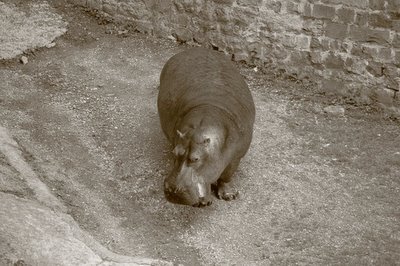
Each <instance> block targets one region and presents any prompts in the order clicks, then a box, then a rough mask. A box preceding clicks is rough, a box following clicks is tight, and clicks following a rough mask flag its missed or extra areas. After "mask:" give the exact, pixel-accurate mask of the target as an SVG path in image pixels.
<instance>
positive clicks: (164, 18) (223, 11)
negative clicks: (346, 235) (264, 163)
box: [70, 0, 400, 106]
mask: <svg viewBox="0 0 400 266" xmlns="http://www.w3.org/2000/svg"><path fill="white" fill-rule="evenodd" d="M70 1H72V2H74V3H78V4H81V5H84V6H87V7H89V8H93V9H97V10H100V11H102V12H105V13H107V14H109V15H111V16H112V17H114V18H116V19H123V20H125V21H129V22H130V23H131V24H132V25H134V27H135V28H136V29H137V30H138V31H140V32H144V33H149V34H153V35H157V36H161V37H169V38H174V39H176V40H177V41H179V42H187V43H197V44H200V45H203V46H212V47H213V48H214V49H218V50H221V51H224V52H226V53H229V54H232V56H233V58H234V59H235V60H237V61H240V60H244V61H246V62H247V63H249V64H250V65H255V66H259V67H262V68H265V69H267V70H270V71H277V72H280V73H282V72H283V73H286V74H288V75H291V76H294V77H296V78H299V79H305V78H310V79H312V80H314V81H316V82H317V83H318V84H319V86H320V87H321V88H322V89H324V90H326V91H327V92H332V93H340V94H343V95H347V96H351V97H353V99H357V100H360V101H363V102H364V101H367V102H370V101H371V100H378V101H379V102H382V103H384V104H386V105H389V106H390V105H392V104H394V103H395V104H396V103H399V101H400V100H399V95H397V93H398V91H399V88H400V0H351V1H349V0H285V1H284V0H70Z"/></svg>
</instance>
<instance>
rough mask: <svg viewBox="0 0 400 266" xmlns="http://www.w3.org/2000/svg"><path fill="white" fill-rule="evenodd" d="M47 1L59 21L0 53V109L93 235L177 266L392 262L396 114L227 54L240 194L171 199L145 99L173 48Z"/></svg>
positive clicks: (42, 174)
mask: <svg viewBox="0 0 400 266" xmlns="http://www.w3.org/2000/svg"><path fill="white" fill-rule="evenodd" d="M56 3H57V1H56ZM53 5H54V6H55V8H56V9H57V10H58V12H59V14H61V15H62V16H63V17H64V20H66V21H67V22H68V23H69V26H68V31H67V33H66V34H65V35H64V36H62V37H60V38H59V39H58V40H57V41H56V46H55V47H52V48H51V49H47V48H45V49H39V50H36V51H33V52H31V53H29V54H26V56H27V57H28V58H29V62H28V63H27V64H20V63H19V62H17V60H16V59H15V60H8V61H3V62H2V63H1V65H0V80H2V82H1V84H0V121H1V125H2V126H4V127H6V128H8V130H9V131H10V132H11V134H12V135H13V136H14V138H15V139H16V140H17V142H18V144H19V145H20V146H22V147H24V149H25V159H26V161H27V162H29V164H30V165H31V167H32V168H33V169H34V171H35V172H36V173H37V175H38V176H39V178H40V179H41V180H42V182H44V183H45V184H46V185H47V186H48V187H49V188H50V190H51V191H52V193H53V194H54V195H55V196H56V197H58V199H59V200H61V201H62V202H63V203H64V205H65V206H66V207H67V209H68V210H67V213H68V214H70V215H71V216H72V217H73V218H74V219H75V221H77V222H78V224H79V225H80V227H81V228H83V229H84V230H86V231H87V232H89V233H90V234H91V235H92V236H93V237H94V238H95V239H97V240H98V241H99V242H100V243H102V244H103V245H104V246H106V247H107V248H109V249H110V250H112V251H114V252H117V253H119V254H124V255H130V256H142V257H152V258H156V259H164V260H167V261H171V262H174V263H176V264H183V265H287V264H300V265H310V264H313V265H315V264H317V265H396V264H397V263H398V262H399V261H400V253H399V250H400V233H399V232H400V222H399V219H400V205H399V202H400V136H399V132H400V131H399V126H400V123H399V121H398V120H396V119H395V118H390V117H388V116H385V115H384V114H382V113H380V112H379V111H378V110H376V108H374V107H373V106H357V105H355V104H354V103H353V102H349V101H346V100H339V99H336V98H334V97H328V96H325V95H323V93H322V92H320V91H318V90H317V89H316V88H314V86H313V85H312V83H311V82H305V81H304V82H298V81H297V82H296V81H292V80H288V79H284V78H282V77H277V76H273V75H271V74H268V73H262V72H261V71H256V70H257V69H253V68H249V67H246V66H241V65H238V67H239V68H240V70H241V72H242V73H243V75H244V76H245V78H246V81H247V82H248V84H249V87H250V89H251V91H252V94H253V97H254V99H255V105H256V113H257V114H256V122H255V129H254V138H253V142H252V145H251V148H250V150H249V152H248V154H247V156H246V157H245V158H244V159H243V160H242V163H241V165H240V167H239V170H238V171H237V173H236V177H237V180H238V182H237V184H236V185H237V186H238V188H239V190H240V198H239V199H237V200H235V201H233V202H224V201H219V200H217V199H215V201H214V203H213V204H212V205H211V206H210V207H207V208H204V209H198V208H192V207H187V206H180V205H173V204H170V203H168V202H166V201H165V199H164V197H163V190H162V184H163V177H164V176H165V175H167V174H168V171H169V170H170V169H171V167H172V165H171V163H172V154H171V149H172V148H171V146H170V145H169V144H168V142H167V140H166V138H165V137H164V136H163V134H162V131H161V128H160V125H159V121H158V114H157V109H156V98H157V86H158V78H159V74H160V71H161V68H162V66H163V64H164V63H165V62H166V61H167V59H168V58H169V57H170V56H172V55H173V54H175V53H177V52H179V51H182V50H184V49H185V48H186V47H185V46H183V45H180V46H179V45H176V44H174V43H172V42H170V41H168V40H160V39H156V38H153V37H149V36H145V35H141V34H138V33H132V32H126V31H125V28H122V26H118V25H114V24H111V23H109V22H107V21H105V20H99V19H95V18H94V17H93V16H90V14H89V13H88V12H85V11H83V10H81V9H80V8H74V7H72V6H68V5H64V4H53ZM99 24H100V25H99ZM332 106H334V107H332ZM21 193H22V194H23V193H24V192H23V191H22V192H21Z"/></svg>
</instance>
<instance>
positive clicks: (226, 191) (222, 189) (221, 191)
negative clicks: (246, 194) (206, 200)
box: [217, 182, 239, 201]
mask: <svg viewBox="0 0 400 266" xmlns="http://www.w3.org/2000/svg"><path fill="white" fill-rule="evenodd" d="M238 196H239V191H237V190H236V189H235V188H233V187H232V185H231V184H229V183H225V182H218V185H217V197H218V198H219V199H223V200H226V201H230V200H234V199H236V198H237V197H238Z"/></svg>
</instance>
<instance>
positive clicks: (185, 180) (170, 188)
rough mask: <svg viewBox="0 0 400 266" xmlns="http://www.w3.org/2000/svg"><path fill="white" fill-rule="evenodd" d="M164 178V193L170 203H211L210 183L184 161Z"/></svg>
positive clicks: (198, 204)
mask: <svg viewBox="0 0 400 266" xmlns="http://www.w3.org/2000/svg"><path fill="white" fill-rule="evenodd" d="M179 168H180V169H179V170H180V171H179V170H178V169H177V170H178V171H177V170H173V171H172V173H171V175H169V176H168V177H167V178H166V179H165V180H164V194H165V197H166V199H167V200H168V201H169V202H171V203H176V204H183V205H190V206H193V207H205V206H209V205H211V203H212V200H211V184H207V183H206V182H205V181H204V178H203V177H202V176H200V175H198V174H197V173H196V171H195V170H194V169H193V168H191V167H190V166H187V165H186V163H185V162H183V163H182V165H181V167H179Z"/></svg>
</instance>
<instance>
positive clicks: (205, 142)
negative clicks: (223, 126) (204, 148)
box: [203, 138, 211, 144]
mask: <svg viewBox="0 0 400 266" xmlns="http://www.w3.org/2000/svg"><path fill="white" fill-rule="evenodd" d="M210 141H211V140H210V138H206V139H205V140H204V141H203V143H204V144H208V143H210Z"/></svg>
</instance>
